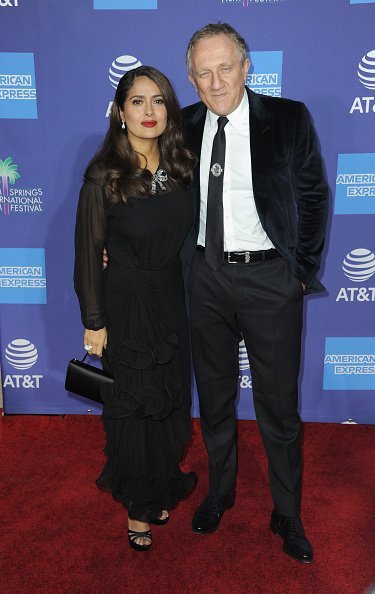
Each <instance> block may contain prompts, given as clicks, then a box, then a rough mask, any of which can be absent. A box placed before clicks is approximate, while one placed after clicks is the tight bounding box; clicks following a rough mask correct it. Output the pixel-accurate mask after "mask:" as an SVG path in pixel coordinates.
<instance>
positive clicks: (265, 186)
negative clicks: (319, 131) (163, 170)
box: [182, 88, 328, 293]
mask: <svg viewBox="0 0 375 594" xmlns="http://www.w3.org/2000/svg"><path fill="white" fill-rule="evenodd" d="M246 92H247V93H248V97H249V124H250V145H251V164H252V178H253V190H254V199H255V204H256V208H257V211H258V214H259V218H260V221H261V224H262V226H263V228H264V230H265V232H266V233H267V235H268V237H269V238H270V240H271V241H272V243H273V244H274V246H275V248H276V249H277V250H278V251H279V253H280V254H281V255H282V256H284V257H285V258H286V259H287V260H288V261H289V262H290V265H291V269H292V272H293V274H294V275H295V276H296V278H298V279H299V280H300V281H301V282H303V283H304V284H305V285H306V293H311V292H317V291H324V286H323V285H322V284H321V282H320V281H319V280H318V279H317V278H316V273H317V271H318V270H319V266H320V258H321V253H322V250H323V246H324V238H325V230H326V222H327V212H328V187H327V184H326V181H325V176H324V171H323V165H322V160H321V157H320V153H319V150H318V148H317V139H316V135H315V131H314V128H313V125H312V123H311V119H310V116H309V113H308V111H307V109H306V107H305V105H304V104H303V103H301V102H298V101H292V100H290V99H281V98H275V97H267V96H265V95H258V94H256V93H254V92H253V91H250V90H249V89H248V88H246ZM206 113H207V108H206V106H205V105H204V103H202V102H198V103H195V104H194V105H190V106H188V107H185V108H184V109H183V110H182V115H183V120H184V139H185V144H186V145H187V146H188V147H189V148H190V149H192V150H193V151H194V152H195V154H196V155H197V156H198V158H199V157H200V153H201V145H202V137H203V130H204V124H205V119H206ZM194 173H195V175H194V183H195V185H196V189H197V204H196V212H195V226H194V230H193V231H192V233H191V234H190V236H189V238H188V240H187V242H186V244H185V247H184V250H183V253H182V261H183V263H184V264H185V265H186V266H189V263H190V262H191V260H192V257H193V255H194V251H195V246H196V241H197V237H198V230H199V211H200V206H199V203H200V199H199V194H200V190H199V188H200V180H199V162H198V164H197V166H196V167H195V172H194Z"/></svg>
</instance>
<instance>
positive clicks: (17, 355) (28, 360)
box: [5, 338, 38, 370]
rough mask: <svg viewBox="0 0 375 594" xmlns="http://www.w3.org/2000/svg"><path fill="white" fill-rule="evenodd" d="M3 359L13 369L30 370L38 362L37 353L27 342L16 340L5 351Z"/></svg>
mask: <svg viewBox="0 0 375 594" xmlns="http://www.w3.org/2000/svg"><path fill="white" fill-rule="evenodd" d="M5 358H6V360H7V361H8V363H9V364H10V365H11V366H12V367H14V368H15V369H22V370H23V369H30V367H32V366H33V365H35V363H36V362H37V360H38V351H37V350H36V348H35V346H34V345H33V343H32V342H30V341H29V340H26V339H25V338H16V339H15V340H12V342H10V343H9V344H8V346H7V348H6V349H5Z"/></svg>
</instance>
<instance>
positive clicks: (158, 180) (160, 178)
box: [151, 169, 168, 194]
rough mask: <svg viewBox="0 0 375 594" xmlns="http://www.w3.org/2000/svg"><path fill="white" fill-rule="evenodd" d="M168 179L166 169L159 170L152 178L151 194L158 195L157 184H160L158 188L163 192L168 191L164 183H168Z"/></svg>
mask: <svg viewBox="0 0 375 594" xmlns="http://www.w3.org/2000/svg"><path fill="white" fill-rule="evenodd" d="M167 179H168V175H167V172H166V171H164V169H158V170H157V172H156V173H154V174H153V176H152V182H151V194H156V184H158V186H159V188H160V189H161V190H164V191H166V189H167V188H166V187H165V185H164V184H163V182H165V181H167Z"/></svg>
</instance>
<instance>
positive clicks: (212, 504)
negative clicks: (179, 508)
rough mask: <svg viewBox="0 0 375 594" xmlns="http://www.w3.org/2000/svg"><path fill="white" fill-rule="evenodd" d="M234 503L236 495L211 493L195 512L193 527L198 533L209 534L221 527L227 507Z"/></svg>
mask: <svg viewBox="0 0 375 594" xmlns="http://www.w3.org/2000/svg"><path fill="white" fill-rule="evenodd" d="M233 505H234V496H233V495H226V496H225V497H217V496H215V495H209V496H208V497H207V498H206V499H205V500H204V501H203V503H202V504H201V505H200V506H199V507H198V509H197V511H196V512H195V514H194V517H193V521H192V523H191V527H192V530H193V532H195V533H196V534H209V533H210V532H214V531H215V530H217V529H218V528H219V525H220V520H221V518H222V517H223V513H224V512H225V510H226V509H230V508H231V507H233Z"/></svg>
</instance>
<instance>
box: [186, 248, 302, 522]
mask: <svg viewBox="0 0 375 594" xmlns="http://www.w3.org/2000/svg"><path fill="white" fill-rule="evenodd" d="M302 308H303V289H302V285H301V283H300V282H299V281H298V280H297V279H296V278H295V277H294V276H293V275H292V274H291V272H290V266H289V263H288V262H287V261H286V260H285V259H284V258H282V257H278V258H275V259H273V260H266V261H262V262H253V263H249V264H229V263H224V264H223V265H222V266H221V267H220V268H219V269H218V270H217V271H213V270H212V269H211V268H210V267H209V266H207V264H206V261H205V258H204V253H202V252H196V255H195V258H194V262H193V267H192V272H191V277H190V315H191V332H192V351H193V364H194V372H195V378H196V382H197V388H198V394H199V403H200V416H201V427H202V433H203V438H204V442H205V445H206V449H207V453H208V458H209V485H210V494H211V495H218V496H225V495H228V494H232V493H234V491H235V482H236V472H237V451H236V419H235V400H236V396H237V382H238V373H239V369H238V344H239V341H240V340H241V339H242V337H243V338H244V340H245V344H246V349H247V353H248V356H249V361H250V368H251V374H252V385H253V398H254V408H255V413H256V417H257V421H258V425H259V430H260V433H261V436H262V440H263V444H264V447H265V450H266V453H267V457H268V469H269V481H270V488H271V495H272V498H273V501H274V505H275V507H276V509H277V510H278V511H279V513H281V514H284V515H288V516H290V515H298V514H299V511H300V497H301V448H300V417H299V414H298V410H297V405H298V387H297V383H298V373H299V366H300V350H301V331H302Z"/></svg>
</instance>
